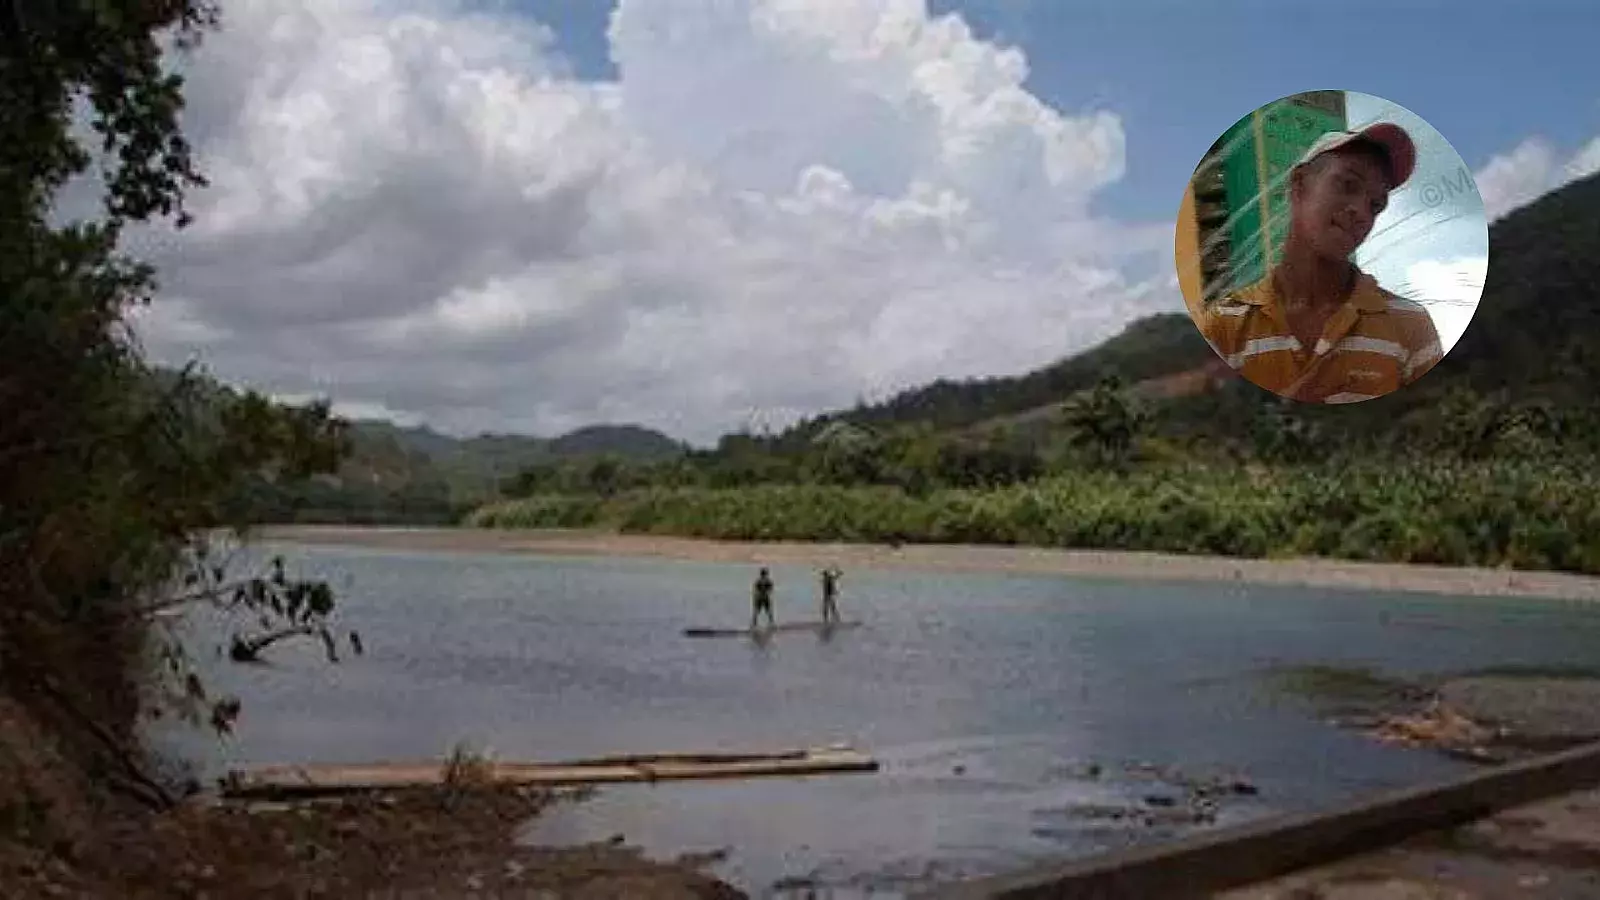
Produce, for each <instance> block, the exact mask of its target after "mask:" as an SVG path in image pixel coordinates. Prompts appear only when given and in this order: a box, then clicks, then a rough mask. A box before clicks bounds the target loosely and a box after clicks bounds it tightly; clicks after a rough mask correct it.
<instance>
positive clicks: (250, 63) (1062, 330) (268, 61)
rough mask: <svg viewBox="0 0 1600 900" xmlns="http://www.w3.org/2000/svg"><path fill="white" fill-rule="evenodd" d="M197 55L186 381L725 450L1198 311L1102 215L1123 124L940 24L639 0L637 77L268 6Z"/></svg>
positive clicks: (365, 17)
mask: <svg viewBox="0 0 1600 900" xmlns="http://www.w3.org/2000/svg"><path fill="white" fill-rule="evenodd" d="M224 26H225V30H224V31H223V32H221V33H219V34H216V35H214V36H212V37H211V38H210V40H209V41H208V42H207V43H206V44H205V45H203V47H202V49H201V51H200V52H199V53H198V55H197V56H195V57H194V58H193V59H192V60H190V61H189V62H187V63H186V64H185V67H186V68H187V69H188V71H189V74H190V81H189V97H190V105H189V108H188V110H187V113H186V119H185V123H186V128H187V129H188V131H189V133H190V135H191V137H192V139H193V140H194V142H195V145H196V147H197V148H198V151H199V153H200V156H201V161H202V165H203V167H204V170H205V171H206V173H207V174H208V176H209V178H210V179H211V182H212V184H211V187H209V188H208V189H206V190H204V191H201V192H198V193H197V194H195V195H194V197H193V201H192V204H191V205H192V207H193V210H194V212H195V214H196V223H195V225H194V226H192V227H191V228H190V229H189V230H187V231H185V232H183V233H181V234H179V235H172V234H169V233H166V232H162V231H149V232H145V233H142V234H141V235H138V236H137V240H138V242H139V246H138V248H137V249H139V250H140V252H143V253H144V254H145V255H147V256H149V257H151V258H152V259H153V261H154V262H156V263H157V265H158V266H159V267H160V270H161V273H162V283H163V290H164V294H163V298H162V300H161V301H160V302H158V303H157V304H155V305H153V306H152V307H151V310H150V312H149V314H148V315H146V316H144V317H142V319H141V321H140V329H141V334H142V336H143V338H144V340H145V343H146V345H147V346H148V347H150V349H151V350H152V352H153V354H154V355H156V356H157V357H158V358H166V359H178V358H184V357H187V356H190V355H198V356H200V358H201V359H203V360H204V361H205V362H207V363H208V364H209V365H210V366H211V367H212V369H213V370H214V371H216V372H217V373H218V374H220V375H222V376H223V377H225V378H228V379H230V380H236V381H242V382H245V383H249V384H252V385H254V386H258V387H262V388H264V389H267V390H271V391H274V392H277V393H280V394H284V395H304V394H331V395H333V396H334V397H335V398H337V399H339V400H341V401H343V402H344V404H345V408H347V409H353V410H356V409H381V410H386V411H388V412H389V413H392V414H393V415H396V416H403V417H410V418H421V419H424V420H426V421H428V422H429V423H431V424H434V425H435V426H436V427H441V428H445V429H449V430H453V431H459V432H467V431H476V430H480V429H494V430H524V431H532V432H537V433H551V432H556V431H560V430H564V429H567V428H571V427H575V426H578V425H581V424H585V423H590V422H595V421H636V422H641V423H644V424H647V425H652V426H656V427H660V428H663V429H665V430H668V431H669V432H671V433H673V434H675V435H678V436H682V437H685V438H690V439H695V440H706V439H710V438H713V437H715V436H716V435H717V434H719V433H722V432H724V431H726V430H728V429H731V428H735V427H739V426H740V425H742V424H744V423H745V422H746V421H747V420H748V419H749V417H750V416H751V415H752V414H758V413H759V414H761V415H763V416H765V417H766V418H767V420H768V421H772V422H774V423H778V424H781V423H782V422H783V421H785V420H787V419H791V418H793V417H794V416H797V415H801V414H805V413H813V412H817V411H821V410H823V409H827V408H833V407H837V406H840V405H845V404H849V403H851V402H854V401H855V400H856V399H857V398H858V397H860V396H863V395H867V396H882V395H883V394H886V393H888V392H891V391H893V390H897V389H901V388H904V387H909V386H913V385H916V384H920V383H924V382H926V381H929V380H931V379H933V378H937V377H962V376H967V375H979V374H993V373H999V372H1006V371H1023V370H1026V369H1029V368H1032V367H1035V366H1038V365H1041V364H1044V363H1047V362H1049V361H1051V360H1054V359H1056V358H1059V357H1060V356H1063V355H1065V354H1067V353H1070V352H1073V351H1076V350H1079V349H1082V348H1085V347H1087V346H1090V345H1092V344H1093V343H1096V342H1098V341H1100V340H1103V339H1104V338H1105V337H1107V336H1109V335H1110V334H1111V333H1113V332H1114V331H1115V330H1117V329H1118V328H1119V327H1120V326H1121V325H1122V324H1124V323H1125V322H1126V321H1127V320H1129V319H1130V318H1132V317H1135V316H1137V315H1141V314H1145V313H1148V312H1151V311H1153V310H1157V309H1179V308H1181V306H1180V305H1179V303H1178V294H1177V291H1176V289H1175V286H1174V285H1173V283H1172V277H1171V274H1170V268H1171V261H1170V253H1171V249H1170V248H1171V228H1170V226H1168V225H1165V224H1164V223H1163V224H1161V225H1158V226H1132V225H1124V224H1118V223H1114V222H1109V221H1104V220H1099V219H1097V218H1096V216H1095V215H1094V214H1092V212H1091V208H1090V200H1091V198H1092V196H1093V195H1094V193H1095V192H1096V191H1097V190H1099V189H1100V188H1102V187H1104V186H1105V185H1107V184H1110V183H1112V182H1114V181H1116V180H1117V179H1119V178H1121V177H1122V175H1123V171H1124V170H1123V166H1124V162H1123V159H1124V157H1123V140H1124V137H1123V132H1122V127H1121V123H1120V122H1119V120H1118V119H1117V118H1116V117H1115V116H1114V115H1112V114H1109V113H1106V112H1093V113H1087V114H1083V115H1073V114H1070V113H1067V112H1063V111H1060V110H1055V109H1052V108H1050V107H1049V106H1047V105H1045V104H1043V103H1042V102H1040V101H1039V99H1038V98H1036V97H1034V96H1033V95H1032V94H1030V93H1029V92H1028V91H1027V90H1026V89H1025V88H1024V87H1023V81H1024V78H1025V77H1026V74H1027V63H1026V60H1025V58H1024V57H1023V55H1022V54H1021V53H1020V52H1019V51H1017V50H1015V49H1011V48H1006V47H1001V46H996V45H993V44H990V43H987V42H985V41H983V40H981V39H979V38H978V37H976V36H975V35H974V34H973V33H972V32H971V31H970V30H969V29H968V28H967V27H966V25H965V24H963V22H962V21H961V20H960V19H959V18H956V17H949V16H946V17H932V16H930V15H929V14H928V12H927V10H926V7H925V4H924V3H923V2H921V0H807V2H800V0H752V2H748V3H726V2H717V0H642V2H640V0H624V2H622V3H621V4H620V5H619V7H618V8H617V10H616V12H615V13H614V15H613V18H612V21H611V24H610V29H609V37H610V43H611V52H612V54H613V57H614V60H615V63H616V65H617V69H618V72H619V73H620V74H619V76H618V78H617V80H616V81H614V82H604V83H595V82H582V81H577V80H574V79H573V78H571V77H570V76H569V75H568V72H569V71H570V67H568V66H567V65H566V63H565V62H564V61H563V60H561V59H560V58H559V57H557V56H556V55H555V53H554V52H553V51H552V49H551V47H552V42H551V36H550V34H549V33H548V31H547V30H545V29H544V28H543V27H542V26H541V25H539V24H538V23H536V22H533V21H531V20H528V19H526V18H518V17H514V16H512V15H511V14H509V13H503V12H494V13H488V12H481V11H478V12H473V11H468V10H467V9H466V8H465V7H463V6H461V5H459V4H456V3H451V2H445V0H408V2H391V0H293V2H291V0H237V2H232V3H230V4H229V5H228V7H227V10H226V18H225V22H224Z"/></svg>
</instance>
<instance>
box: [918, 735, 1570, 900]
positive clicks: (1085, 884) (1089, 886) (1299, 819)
mask: <svg viewBox="0 0 1600 900" xmlns="http://www.w3.org/2000/svg"><path fill="white" fill-rule="evenodd" d="M1597 784H1600V742H1596V743H1590V744H1585V745H1583V746H1581V747H1577V748H1574V749H1571V750H1566V751H1563V752H1561V753H1554V754H1550V755H1548V756H1542V757H1539V758H1537V759H1532V760H1527V761H1524V762H1520V763H1512V764H1509V765H1504V766H1498V767H1496V768H1494V769H1491V770H1488V771H1483V772H1472V773H1468V774H1467V775H1465V776H1462V777H1460V778H1456V779H1453V780H1451V781H1447V782H1444V783H1442V784H1435V785H1430V786H1426V787H1420V788H1407V789H1403V790H1398V791H1393V792H1387V793H1384V794H1380V795H1378V796H1376V797H1371V798H1368V799H1365V800H1361V801H1358V802H1356V803H1353V804H1350V805H1349V806H1346V807H1343V808H1341V809H1335V810H1331V811H1328V812H1321V813H1311V814H1303V815H1288V816H1278V817H1274V818H1271V819H1265V820H1262V821H1259V822H1247V823H1245V824H1242V825H1238V826H1234V827H1230V828H1223V829H1218V830H1215V831H1209V832H1204V833H1201V834H1198V835H1194V836H1191V837H1188V838H1184V839H1182V840H1178V841H1174V842H1171V843H1166V844H1160V845H1155V846H1151V847H1142V848H1133V849H1129V850H1120V851H1114V852H1111V853H1106V854H1102V855H1099V856H1094V857H1090V858H1088V859H1083V860H1078V861H1071V862H1066V863H1063V864H1060V865H1046V866H1042V867H1038V868H1035V869H1032V870H1029V871H1025V872H1019V873H1015V874H1011V875H1001V876H995V877H990V878H980V879H973V880H970V881H966V882H958V883H955V884H952V885H948V886H945V887H943V888H935V889H933V890H931V891H929V892H927V893H925V894H919V895H918V896H919V897H926V898H928V900H977V898H980V897H981V898H996V900H1001V898H1003V900H1036V898H1046V897H1071V898H1084V900H1088V898H1096V900H1100V898H1104V900H1113V898H1116V900H1122V898H1127V900H1157V898H1166V897H1204V896H1207V895H1209V894H1211V893H1213V892H1216V891H1221V890H1226V889H1229V888H1235V887H1241V886H1244V885H1248V884H1254V883H1256V882H1260V881H1266V880H1268V879H1271V878H1276V877H1279V876H1282V875H1287V874H1289V873H1291V872H1295V871H1299V870H1301V869H1305V868H1307V867H1310V866H1314V865H1320V864H1324V863H1329V862H1333V861H1335V860H1338V859H1342V858H1345V857H1348V856H1352V855H1355V854H1359V853H1364V852H1369V851H1372V850H1376V849H1379V848H1382V847H1385V846H1388V845H1391V844H1395V843H1398V842H1400V841H1403V840H1406V839H1407V838H1411V837H1414V836H1416V835H1418V834H1422V833H1424V832H1428V831H1435V830H1439V829H1443V828H1450V827H1454V826H1458V825H1462V824H1465V823H1467V822H1471V821H1474V820H1477V819H1480V818H1483V817H1485V816H1488V815H1492V814H1494V813H1497V812H1500V811H1502V810H1505V809H1509V808H1511V807H1515V806H1521V805H1524V804H1527V803H1532V802H1536V801H1539V800H1543V799H1546V798H1549V797H1552V796H1557V795H1560V794H1565V793H1570V792H1572V791H1576V790H1582V789H1584V788H1589V787H1593V786H1595V785H1597Z"/></svg>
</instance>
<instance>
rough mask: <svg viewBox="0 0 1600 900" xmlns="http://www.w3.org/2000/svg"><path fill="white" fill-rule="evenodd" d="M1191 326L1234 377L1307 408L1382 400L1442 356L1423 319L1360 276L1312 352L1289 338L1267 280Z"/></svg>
mask: <svg viewBox="0 0 1600 900" xmlns="http://www.w3.org/2000/svg"><path fill="white" fill-rule="evenodd" d="M1196 324H1198V325H1199V326H1200V332H1201V333H1202V334H1204V335H1205V338H1206V340H1207V341H1209V342H1210V343H1211V346H1212V348H1213V349H1214V350H1216V351H1217V354H1218V355H1219V356H1221V357H1222V358H1223V359H1224V360H1226V361H1227V363H1228V365H1229V366H1231V367H1232V368H1233V370H1234V371H1236V372H1238V373H1239V374H1241V375H1243V376H1244V377H1245V378H1247V379H1249V380H1250V381H1252V382H1254V383H1255V384H1256V385H1258V386H1260V387H1263V388H1266V389H1267V390H1269V391H1272V392H1273V393H1276V394H1283V395H1285V396H1289V395H1290V394H1291V392H1293V396H1294V398H1295V399H1298V400H1304V401H1307V402H1311V403H1354V402H1359V401H1361V400H1370V399H1372V398H1374V397H1381V396H1383V395H1384V394H1387V393H1389V392H1391V391H1394V390H1397V389H1398V388H1400V387H1401V386H1403V385H1407V384H1410V383H1411V382H1413V381H1416V380H1417V379H1418V378H1420V377H1422V376H1423V375H1424V374H1425V373H1426V372H1427V371H1428V370H1429V369H1431V368H1432V367H1433V365H1434V364H1435V363H1437V362H1438V361H1439V359H1440V358H1441V357H1442V356H1443V355H1444V353H1443V349H1442V348H1441V346H1440V344H1439V332H1438V330H1437V329H1436V328H1434V325H1433V319H1432V317H1431V316H1429V315H1428V311H1427V310H1426V309H1423V308H1422V306H1421V304H1418V303H1415V302H1413V301H1411V300H1407V299H1405V298H1404V297H1400V296H1398V295H1396V294H1392V293H1390V292H1388V291H1386V290H1384V289H1383V288H1382V287H1379V286H1378V282H1377V281H1376V280H1375V279H1374V278H1373V277H1372V276H1370V275H1368V274H1366V273H1365V272H1358V273H1357V277H1356V286H1355V289H1354V290H1353V291H1351V292H1350V297H1349V298H1348V299H1347V300H1346V301H1345V302H1344V304H1343V305H1342V306H1340V307H1339V309H1338V310H1337V311H1335V312H1334V314H1333V315H1332V316H1331V317H1330V318H1329V319H1328V323H1327V325H1326V326H1324V328H1323V332H1322V337H1321V338H1320V339H1319V340H1318V341H1317V343H1316V345H1315V346H1313V347H1309V348H1308V347H1305V346H1302V345H1301V343H1300V341H1299V339H1297V338H1296V337H1295V336H1294V334H1293V333H1292V332H1291V331H1290V329H1289V325H1288V319H1287V318H1286V317H1285V315H1284V312H1283V304H1282V302H1281V300H1280V298H1279V297H1278V292H1277V290H1276V288H1275V287H1274V285H1273V283H1272V278H1271V276H1270V275H1269V276H1267V277H1265V278H1263V279H1261V280H1260V281H1258V282H1256V283H1255V284H1252V285H1250V286H1248V287H1246V288H1243V289H1242V290H1239V291H1237V292H1235V293H1232V294H1229V295H1227V296H1224V297H1222V298H1221V299H1220V300H1218V301H1217V302H1216V303H1215V304H1213V305H1211V306H1210V307H1209V308H1206V309H1203V310H1201V311H1200V312H1199V314H1198V315H1197V316H1196Z"/></svg>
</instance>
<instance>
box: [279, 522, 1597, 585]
mask: <svg viewBox="0 0 1600 900" xmlns="http://www.w3.org/2000/svg"><path fill="white" fill-rule="evenodd" d="M257 536H258V538H260V539H263V540H271V541H280V542H289V543H304V544H322V545H346V546H359V547H370V548H382V549H394V550H421V551H446V552H466V553H542V554H549V555H557V556H615V557H644V558H663V559H678V560H695V561H702V562H727V563H742V564H749V565H813V566H820V565H823V564H827V563H833V564H836V565H839V566H841V567H844V568H845V569H847V570H848V569H852V568H857V569H860V568H883V569H918V570H924V571H949V572H1003V573H1017V574H1047V575H1074V576H1080V577H1090V578H1118V579H1123V578H1130V579H1131V578H1152V579H1159V580H1168V581H1240V582H1248V583H1251V584H1283V585H1305V586H1314V587H1329V588H1347V589H1355V590H1371V591H1415V592H1423V593H1434V594H1449V595H1453V596H1478V597H1548V598H1554V599H1563V600H1600V578H1595V577H1591V576H1583V575H1573V574H1569V573H1564V572H1524V571H1510V570H1502V569H1469V568H1453V567H1448V566H1420V565H1398V564H1390V563H1362V562H1345V561H1339V560H1325V559H1281V560H1280V559H1274V560H1260V559H1231V558H1227V557H1215V556H1179V555H1173V554H1165V553H1136V552H1127V551H1103V550H1063V549H1058V548H1050V547H995V546H971V545H955V544H942V545H928V544H907V545H904V546H901V547H889V546H883V545H871V544H827V543H797V542H780V543H756V542H742V541H711V540H699V539H693V538H674V537H656V536H651V535H626V534H614V533H609V532H590V531H517V530H497V529H473V528H371V527H348V526H320V525H294V526H272V527H265V528H262V529H261V530H260V531H259V532H258V534H257Z"/></svg>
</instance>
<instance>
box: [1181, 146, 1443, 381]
mask: <svg viewBox="0 0 1600 900" xmlns="http://www.w3.org/2000/svg"><path fill="white" fill-rule="evenodd" d="M1416 159H1417V151H1416V147H1415V145H1414V144H1413V143H1412V141H1411V137H1410V136H1409V135H1407V134H1406V132H1405V130H1404V129H1402V128H1401V127H1400V126H1398V125H1394V124H1391V123H1387V122H1380V123H1377V124H1375V125H1370V126H1368V127H1366V128H1364V129H1361V130H1360V131H1334V132H1329V133H1327V134H1324V135H1323V136H1322V137H1320V138H1318V139H1317V141H1316V142H1315V143H1314V144H1312V145H1311V147H1310V149H1308V150H1307V151H1306V154H1305V155H1304V156H1303V157H1302V158H1301V159H1300V161H1299V162H1298V163H1296V164H1295V167H1294V168H1293V169H1291V170H1290V173H1289V210H1290V221H1289V232H1288V235H1287V237H1286V238H1285V239H1284V242H1283V250H1282V253H1281V256H1280V259H1279V261H1278V263H1277V265H1276V266H1274V267H1273V269H1272V271H1271V272H1269V273H1268V274H1267V275H1266V277H1264V278H1262V279H1261V280H1260V281H1258V282H1256V283H1255V284H1252V285H1250V286H1248V287H1246V288H1244V289H1242V290H1240V291H1237V292H1235V293H1233V294H1230V295H1227V296H1225V297H1223V298H1221V300H1220V301H1219V302H1217V303H1216V304H1215V305H1213V306H1211V307H1209V308H1208V309H1206V310H1204V311H1203V312H1202V313H1201V314H1200V315H1199V316H1197V324H1198V325H1199V326H1200V330H1201V332H1202V333H1203V334H1204V335H1205V337H1206V340H1208V341H1210V342H1211V346H1212V347H1214V348H1215V349H1216V350H1217V353H1218V354H1220V355H1221V356H1222V357H1223V359H1225V360H1227V362H1228V365H1230V366H1231V367H1233V369H1234V370H1236V371H1238V372H1239V373H1240V374H1241V375H1243V376H1244V377H1245V378H1248V379H1249V380H1250V381H1252V382H1254V383H1255V384H1257V385H1259V386H1260V387H1263V388H1266V389H1267V390H1270V391H1273V392H1274V393H1277V394H1281V395H1283V396H1286V397H1291V398H1293V399H1296V400H1303V401H1307V402H1311V403H1351V402H1355V401H1360V400H1369V399H1371V398H1373V397H1379V396H1382V395H1384V394H1387V393H1389V392H1391V391H1393V390H1396V389H1397V388H1399V387H1401V386H1403V385H1406V384H1410V383H1411V382H1413V381H1415V380H1417V379H1418V378H1420V377H1421V376H1422V375H1423V374H1424V373H1426V372H1427V371H1428V369H1430V368H1432V367H1433V365H1434V363H1436V362H1438V361H1439V359H1440V357H1441V356H1442V355H1443V352H1442V350H1441V348H1440V345H1439V334H1438V332H1437V330H1435V328H1434V326H1433V320H1432V319H1431V318H1430V317H1429V316H1428V312H1427V310H1425V309H1423V308H1422V306H1421V305H1419V304H1417V303H1414V302H1412V301H1410V300H1406V299H1405V298H1403V297H1399V296H1397V295H1395V294H1392V293H1390V292H1389V291H1386V290H1384V289H1383V288H1381V287H1379V286H1378V283H1377V281H1376V280H1374V279H1373V278H1372V276H1370V275H1367V274H1366V273H1364V272H1362V271H1361V270H1360V269H1359V268H1357V267H1356V265H1355V264H1354V263H1353V262H1351V259H1350V257H1351V256H1352V255H1353V254H1354V253H1355V250H1356V248H1357V247H1359V246H1361V242H1362V241H1364V240H1366V239H1367V235H1368V234H1369V233H1370V232H1371V231H1372V223H1373V221H1374V220H1375V219H1376V218H1377V217H1378V214H1379V213H1381V212H1383V210H1384V208H1385V207H1386V206H1387V205H1388V202H1389V194H1390V193H1392V192H1393V191H1395V190H1396V189H1398V188H1399V187H1400V186H1401V185H1403V184H1405V182H1406V179H1408V178H1410V177H1411V173H1412V171H1413V170H1414V169H1415V168H1416Z"/></svg>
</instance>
